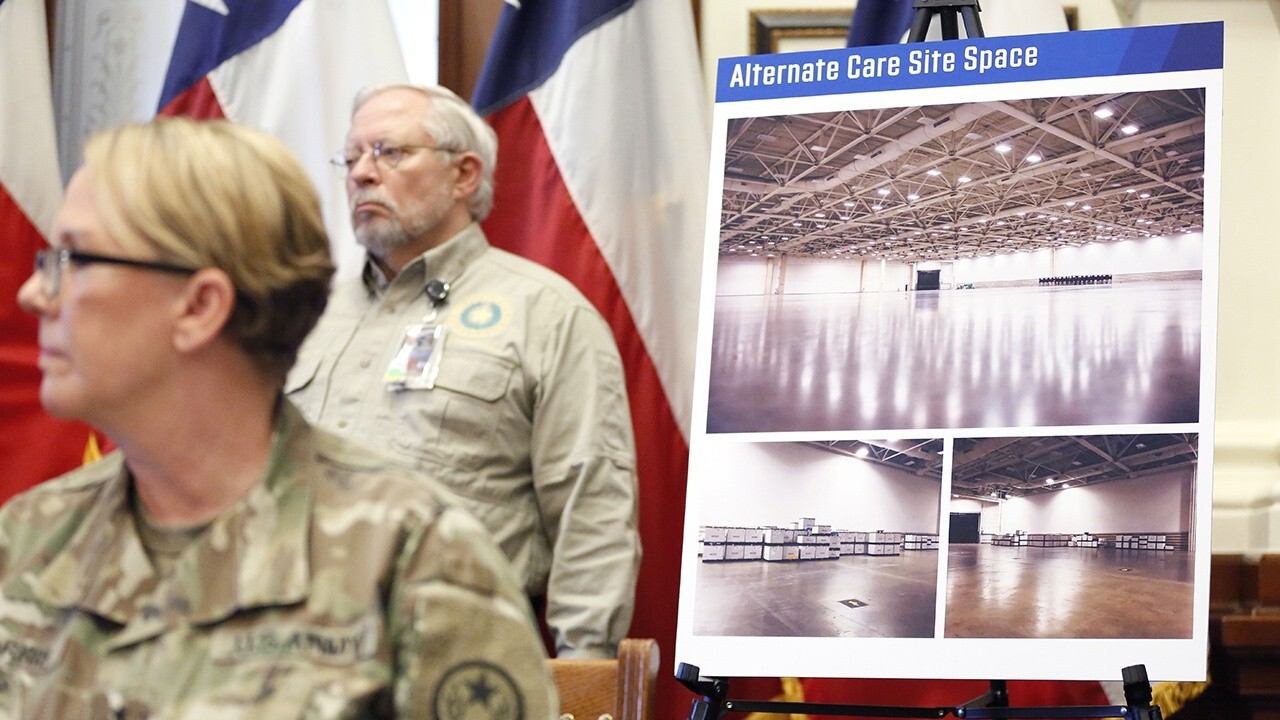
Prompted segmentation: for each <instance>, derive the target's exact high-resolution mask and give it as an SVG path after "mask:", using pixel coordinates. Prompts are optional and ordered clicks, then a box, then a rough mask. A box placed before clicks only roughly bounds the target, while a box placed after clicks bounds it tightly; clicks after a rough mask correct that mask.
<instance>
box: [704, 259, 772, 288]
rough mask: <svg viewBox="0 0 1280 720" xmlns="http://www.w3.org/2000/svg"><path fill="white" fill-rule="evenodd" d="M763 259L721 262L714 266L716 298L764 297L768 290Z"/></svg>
mask: <svg viewBox="0 0 1280 720" xmlns="http://www.w3.org/2000/svg"><path fill="white" fill-rule="evenodd" d="M768 273H769V265H768V261H767V260H766V259H765V258H762V257H761V258H734V259H732V260H721V261H720V263H719V264H718V265H717V266H716V296H720V295H765V294H767V293H768V290H769V277H768Z"/></svg>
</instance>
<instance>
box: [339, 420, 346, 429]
mask: <svg viewBox="0 0 1280 720" xmlns="http://www.w3.org/2000/svg"><path fill="white" fill-rule="evenodd" d="M338 427H339V428H342V429H344V430H345V429H346V427H347V421H346V420H339V421H338Z"/></svg>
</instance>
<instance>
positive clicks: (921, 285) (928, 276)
mask: <svg viewBox="0 0 1280 720" xmlns="http://www.w3.org/2000/svg"><path fill="white" fill-rule="evenodd" d="M941 287H942V271H941V270H917V271H916V289H917V290H937V289H939V288H941Z"/></svg>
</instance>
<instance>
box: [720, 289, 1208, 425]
mask: <svg viewBox="0 0 1280 720" xmlns="http://www.w3.org/2000/svg"><path fill="white" fill-rule="evenodd" d="M1201 292H1202V285H1201V283H1200V282H1198V281H1151V282H1135V283H1120V284H1115V285H1083V286H1067V287H1038V286H1035V287H1017V288H987V289H977V290H943V291H928V292H917V293H905V292H895V293H862V294H855V293H841V294H826V295H794V296H786V295H784V296H774V297H761V296H754V297H722V298H718V299H717V300H716V312H715V328H714V331H713V336H712V359H711V377H710V389H709V397H708V405H707V417H708V419H707V430H708V432H770V431H773V432H778V431H813V430H879V429H900V428H993V427H1044V426H1074V425H1108V424H1147V423H1188V422H1196V421H1197V420H1198V419H1199V402H1200V392H1199V388H1200V333H1201V327H1200V325H1201V323H1200V317H1201V312H1200V308H1201Z"/></svg>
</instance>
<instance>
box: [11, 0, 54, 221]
mask: <svg viewBox="0 0 1280 720" xmlns="http://www.w3.org/2000/svg"><path fill="white" fill-rule="evenodd" d="M45 38H46V30H45V18H44V2H43V0H5V2H3V3H0V128H3V132H0V184H3V185H4V186H5V188H6V189H7V190H8V192H9V195H10V196H11V197H13V199H14V201H15V202H16V203H18V205H19V206H20V207H21V208H22V210H23V212H24V213H25V214H26V216H27V218H28V219H29V220H30V221H31V222H32V224H34V225H35V226H36V228H37V229H39V230H40V232H42V233H44V235H45V236H46V237H48V234H49V232H50V230H51V229H52V228H53V219H54V217H55V216H56V215H57V213H58V206H59V205H60V204H61V203H62V180H61V177H60V175H59V174H58V148H57V140H56V138H55V136H54V129H53V127H54V126H53V100H52V90H51V89H50V79H49V67H48V64H47V63H48V57H49V51H48V43H47V41H46V40H45Z"/></svg>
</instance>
